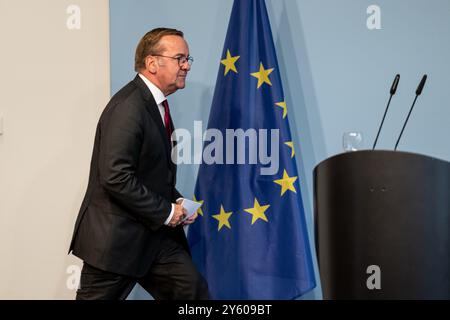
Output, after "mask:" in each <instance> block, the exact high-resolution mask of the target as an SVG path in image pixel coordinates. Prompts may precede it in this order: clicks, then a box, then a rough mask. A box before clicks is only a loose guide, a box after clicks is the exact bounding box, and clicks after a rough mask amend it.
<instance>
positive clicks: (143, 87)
mask: <svg viewBox="0 0 450 320" xmlns="http://www.w3.org/2000/svg"><path fill="white" fill-rule="evenodd" d="M192 61H193V59H192V57H190V56H189V48H188V45H187V43H186V41H185V40H184V38H183V33H182V32H181V31H178V30H175V29H167V28H158V29H154V30H152V31H150V32H148V33H147V34H146V35H145V36H144V37H143V38H142V39H141V41H140V42H139V44H138V46H137V49H136V56H135V70H136V71H137V72H138V74H137V75H136V77H135V78H134V80H132V81H131V82H130V83H128V84H127V85H126V86H125V87H123V88H122V89H121V90H120V91H119V92H118V93H116V94H115V95H114V97H112V99H111V101H110V102H109V103H108V105H107V106H106V108H105V110H104V111H103V113H102V115H101V117H100V120H99V123H98V126H97V131H96V136H95V143H94V151H93V155H92V160H91V167H90V176H89V184H88V188H87V192H86V195H85V198H84V200H83V203H82V205H81V209H80V212H79V214H78V218H77V221H76V224H75V230H74V234H73V238H72V242H71V245H70V249H69V252H70V251H73V254H74V255H75V256H77V257H79V258H81V259H82V260H83V262H84V263H83V269H82V271H81V279H80V288H79V290H78V291H77V299H125V298H126V297H127V296H128V294H129V293H130V291H131V290H132V288H133V287H134V285H135V284H136V283H139V284H140V285H141V286H142V287H143V288H144V289H146V290H147V291H148V292H149V293H150V294H151V295H152V296H153V297H154V298H155V299H208V288H207V284H206V281H205V280H204V278H203V277H202V276H201V275H200V274H199V272H198V271H197V270H196V268H195V266H194V265H193V263H192V260H191V257H190V252H189V247H188V244H187V241H186V237H185V234H184V230H183V225H186V224H191V223H193V222H194V220H195V218H196V216H197V215H196V214H194V215H193V216H192V217H190V218H188V219H187V220H184V221H183V218H185V215H186V211H185V209H184V208H183V207H182V205H181V201H182V199H183V198H182V196H181V195H180V193H179V192H178V191H177V190H176V188H175V181H176V166H175V164H174V163H173V162H172V161H171V148H172V146H173V142H172V139H171V138H170V137H171V134H172V131H173V123H172V120H171V118H170V113H169V108H168V103H167V100H166V97H167V96H168V95H170V94H172V93H174V92H175V91H177V90H178V89H182V88H184V86H185V80H186V76H187V73H188V71H189V70H190V67H191V64H192Z"/></svg>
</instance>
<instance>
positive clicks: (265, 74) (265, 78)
mask: <svg viewBox="0 0 450 320" xmlns="http://www.w3.org/2000/svg"><path fill="white" fill-rule="evenodd" d="M272 71H273V68H272V69H264V66H263V64H262V62H260V63H259V71H258V72H253V73H251V74H250V75H252V76H253V77H255V78H257V79H258V89H259V87H261V86H262V85H263V83H267V84H268V85H270V86H271V85H272V83H271V82H270V79H269V74H271V73H272Z"/></svg>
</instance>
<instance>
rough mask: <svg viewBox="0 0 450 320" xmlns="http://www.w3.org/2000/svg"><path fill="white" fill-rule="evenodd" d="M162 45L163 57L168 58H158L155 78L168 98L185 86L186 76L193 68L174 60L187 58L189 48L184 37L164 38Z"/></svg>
mask: <svg viewBox="0 0 450 320" xmlns="http://www.w3.org/2000/svg"><path fill="white" fill-rule="evenodd" d="M160 45H161V48H163V51H162V52H161V55H164V56H166V57H161V56H156V58H157V72H156V74H155V76H156V78H157V80H158V83H159V88H160V89H161V91H162V92H163V93H164V95H166V96H168V95H169V94H171V93H174V92H175V91H177V90H178V89H183V88H184V86H185V82H186V76H187V73H188V71H189V70H190V69H191V67H190V66H189V64H188V63H187V62H185V63H184V64H181V65H180V64H179V63H178V60H177V59H172V58H179V57H187V56H188V55H189V47H188V45H187V43H186V41H185V40H184V39H183V38H182V37H179V36H173V35H170V36H164V37H162V38H161V40H160ZM168 57H172V58H168Z"/></svg>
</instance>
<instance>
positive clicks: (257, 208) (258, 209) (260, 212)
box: [244, 198, 270, 225]
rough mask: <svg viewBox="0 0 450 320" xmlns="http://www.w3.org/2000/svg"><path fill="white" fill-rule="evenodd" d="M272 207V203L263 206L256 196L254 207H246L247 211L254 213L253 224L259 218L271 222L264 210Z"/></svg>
mask: <svg viewBox="0 0 450 320" xmlns="http://www.w3.org/2000/svg"><path fill="white" fill-rule="evenodd" d="M269 207H270V205H265V206H261V205H260V204H259V202H258V200H256V198H255V203H254V204H253V208H248V209H244V210H245V211H246V212H248V213H250V214H251V215H252V225H253V224H254V223H255V222H256V221H257V220H258V219H261V220H264V221H265V222H269V220H267V217H266V215H265V214H264V212H265V211H266V210H267V209H268V208H269Z"/></svg>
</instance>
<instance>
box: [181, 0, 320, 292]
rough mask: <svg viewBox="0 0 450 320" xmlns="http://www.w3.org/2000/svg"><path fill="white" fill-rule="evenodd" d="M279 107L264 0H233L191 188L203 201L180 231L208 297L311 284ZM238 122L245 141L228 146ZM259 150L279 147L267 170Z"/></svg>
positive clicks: (290, 147)
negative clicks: (206, 135) (208, 133)
mask: <svg viewBox="0 0 450 320" xmlns="http://www.w3.org/2000/svg"><path fill="white" fill-rule="evenodd" d="M287 112H288V109H287V106H286V102H285V97H284V94H283V89H282V86H281V78H280V73H279V68H278V62H277V57H276V53H275V48H274V44H273V39H272V32H271V29H270V23H269V19H268V15H267V10H266V6H265V3H264V0H235V2H234V5H233V9H232V13H231V17H230V22H229V26H228V32H227V36H226V40H225V45H224V48H223V53H222V58H221V61H220V68H219V73H218V76H217V82H216V88H215V92H214V98H213V102H212V107H211V112H210V117H209V122H208V130H207V131H209V130H212V129H213V130H212V132H213V133H214V134H212V135H211V138H210V141H208V139H205V141H206V142H205V145H204V149H203V158H204V159H203V161H204V162H203V163H202V164H201V165H200V168H199V173H198V177H197V183H196V187H195V195H194V200H196V201H199V202H202V203H203V206H202V207H201V208H200V210H199V217H198V219H197V220H196V222H195V223H194V224H192V225H191V226H190V228H189V231H188V240H189V244H190V246H191V252H192V257H193V260H194V262H195V264H196V265H197V267H198V268H199V271H200V272H201V273H202V274H203V276H204V277H205V278H206V280H207V281H208V285H209V290H210V293H211V296H212V298H213V299H293V298H296V297H299V296H301V295H302V294H304V293H306V292H308V291H310V290H311V289H313V288H314V287H315V285H316V282H315V278H314V270H313V264H312V258H311V250H310V245H309V241H308V233H307V228H306V222H305V216H304V209H303V204H302V197H301V191H300V188H301V186H302V181H299V177H298V172H297V166H296V161H295V156H296V154H295V151H294V144H293V141H292V138H291V133H290V128H289V122H288V117H287ZM214 129H216V130H214ZM239 129H242V130H243V131H244V132H245V133H247V135H246V136H245V142H246V144H244V145H243V144H241V145H239V144H238V143H237V138H236V139H234V141H235V142H236V143H235V145H234V146H232V147H229V145H230V143H231V142H233V141H230V139H229V137H230V130H234V131H235V132H237V130H239ZM217 130H218V131H217ZM252 130H254V132H256V134H253V135H252V134H251V131H252ZM276 130H278V137H277V134H276ZM219 131H220V133H221V135H222V138H220V139H219V138H218V137H217V136H218V134H217V133H218V132H219ZM231 132H232V131H231ZM255 136H256V138H257V139H258V143H257V144H255V143H253V145H252V143H251V142H250V141H251V139H252V138H255ZM264 136H265V139H264ZM213 137H214V138H213ZM274 138H275V139H276V140H277V139H278V140H279V141H278V142H277V143H278V144H277V143H271V142H272V141H273V139H274ZM219 140H220V141H219ZM221 140H223V147H222V146H221V144H220V143H219V142H222V141H221ZM225 140H226V141H225ZM256 147H257V148H258V150H254V148H256ZM211 150H214V151H211ZM244 150H245V152H246V154H245V161H242V160H243V158H242V156H241V158H239V155H238V153H239V152H242V151H244ZM264 151H266V154H267V155H270V154H272V155H278V156H277V157H274V159H275V160H274V162H278V163H276V164H274V163H272V164H271V165H272V166H275V165H276V166H278V167H276V169H277V170H275V172H270V171H271V170H268V169H267V168H268V163H267V161H265V162H264V161H261V159H263V160H264V157H262V156H261V152H262V153H263V154H265V153H264ZM208 152H209V154H210V158H211V157H212V158H213V159H215V160H214V162H215V163H213V164H211V160H209V163H205V153H208ZM276 153H277V154H276ZM255 155H256V156H259V160H258V161H257V162H256V163H255V161H253V162H252V161H251V159H255ZM239 159H240V161H239ZM230 160H234V163H233V161H230ZM266 160H267V159H266ZM242 162H244V164H243V163H242ZM264 168H266V172H264ZM272 171H274V170H272Z"/></svg>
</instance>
